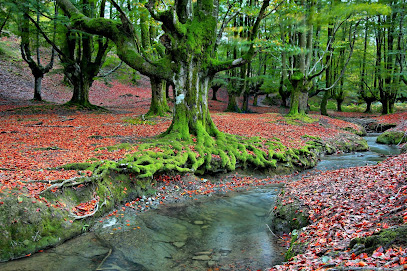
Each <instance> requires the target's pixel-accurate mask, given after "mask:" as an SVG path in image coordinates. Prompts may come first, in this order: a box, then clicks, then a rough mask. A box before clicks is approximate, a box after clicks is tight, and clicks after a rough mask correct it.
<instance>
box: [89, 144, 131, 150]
mask: <svg viewBox="0 0 407 271" xmlns="http://www.w3.org/2000/svg"><path fill="white" fill-rule="evenodd" d="M132 147H133V145H132V144H130V143H121V144H117V145H114V146H108V147H103V148H98V149H96V150H99V149H107V150H108V151H116V150H130V149H131V148H132Z"/></svg>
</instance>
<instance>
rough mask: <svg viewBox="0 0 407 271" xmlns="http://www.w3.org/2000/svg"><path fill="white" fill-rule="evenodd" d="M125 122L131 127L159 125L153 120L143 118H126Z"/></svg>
mask: <svg viewBox="0 0 407 271" xmlns="http://www.w3.org/2000/svg"><path fill="white" fill-rule="evenodd" d="M123 121H124V122H125V123H129V124H131V125H156V124H157V123H156V122H155V121H153V120H147V119H142V118H124V119H123Z"/></svg>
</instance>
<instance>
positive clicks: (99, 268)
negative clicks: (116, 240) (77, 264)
mask: <svg viewBox="0 0 407 271" xmlns="http://www.w3.org/2000/svg"><path fill="white" fill-rule="evenodd" d="M111 254H112V249H110V250H109V253H107V255H106V257H104V258H103V260H102V262H101V263H100V264H99V266H98V268H96V271H98V270H103V269H101V267H102V265H103V264H104V262H105V261H106V259H107V258H109V257H110V255H111Z"/></svg>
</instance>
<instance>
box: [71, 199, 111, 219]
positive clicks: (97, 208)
mask: <svg viewBox="0 0 407 271" xmlns="http://www.w3.org/2000/svg"><path fill="white" fill-rule="evenodd" d="M105 204H106V199H105V201H104V202H103V203H102V204H100V205H99V203H97V204H96V206H95V209H94V210H93V211H92V212H91V213H89V214H86V215H81V216H79V215H74V214H72V213H70V214H69V216H71V217H72V218H73V219H75V220H79V219H84V218H87V217H90V216H94V215H95V214H96V212H97V211H98V210H99V206H100V208H102V207H103V205H105Z"/></svg>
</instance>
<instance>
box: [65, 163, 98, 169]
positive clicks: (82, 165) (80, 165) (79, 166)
mask: <svg viewBox="0 0 407 271" xmlns="http://www.w3.org/2000/svg"><path fill="white" fill-rule="evenodd" d="M91 166H92V164H91V163H72V164H66V165H63V166H62V167H60V168H63V169H65V170H86V169H88V168H90V167H91Z"/></svg>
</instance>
